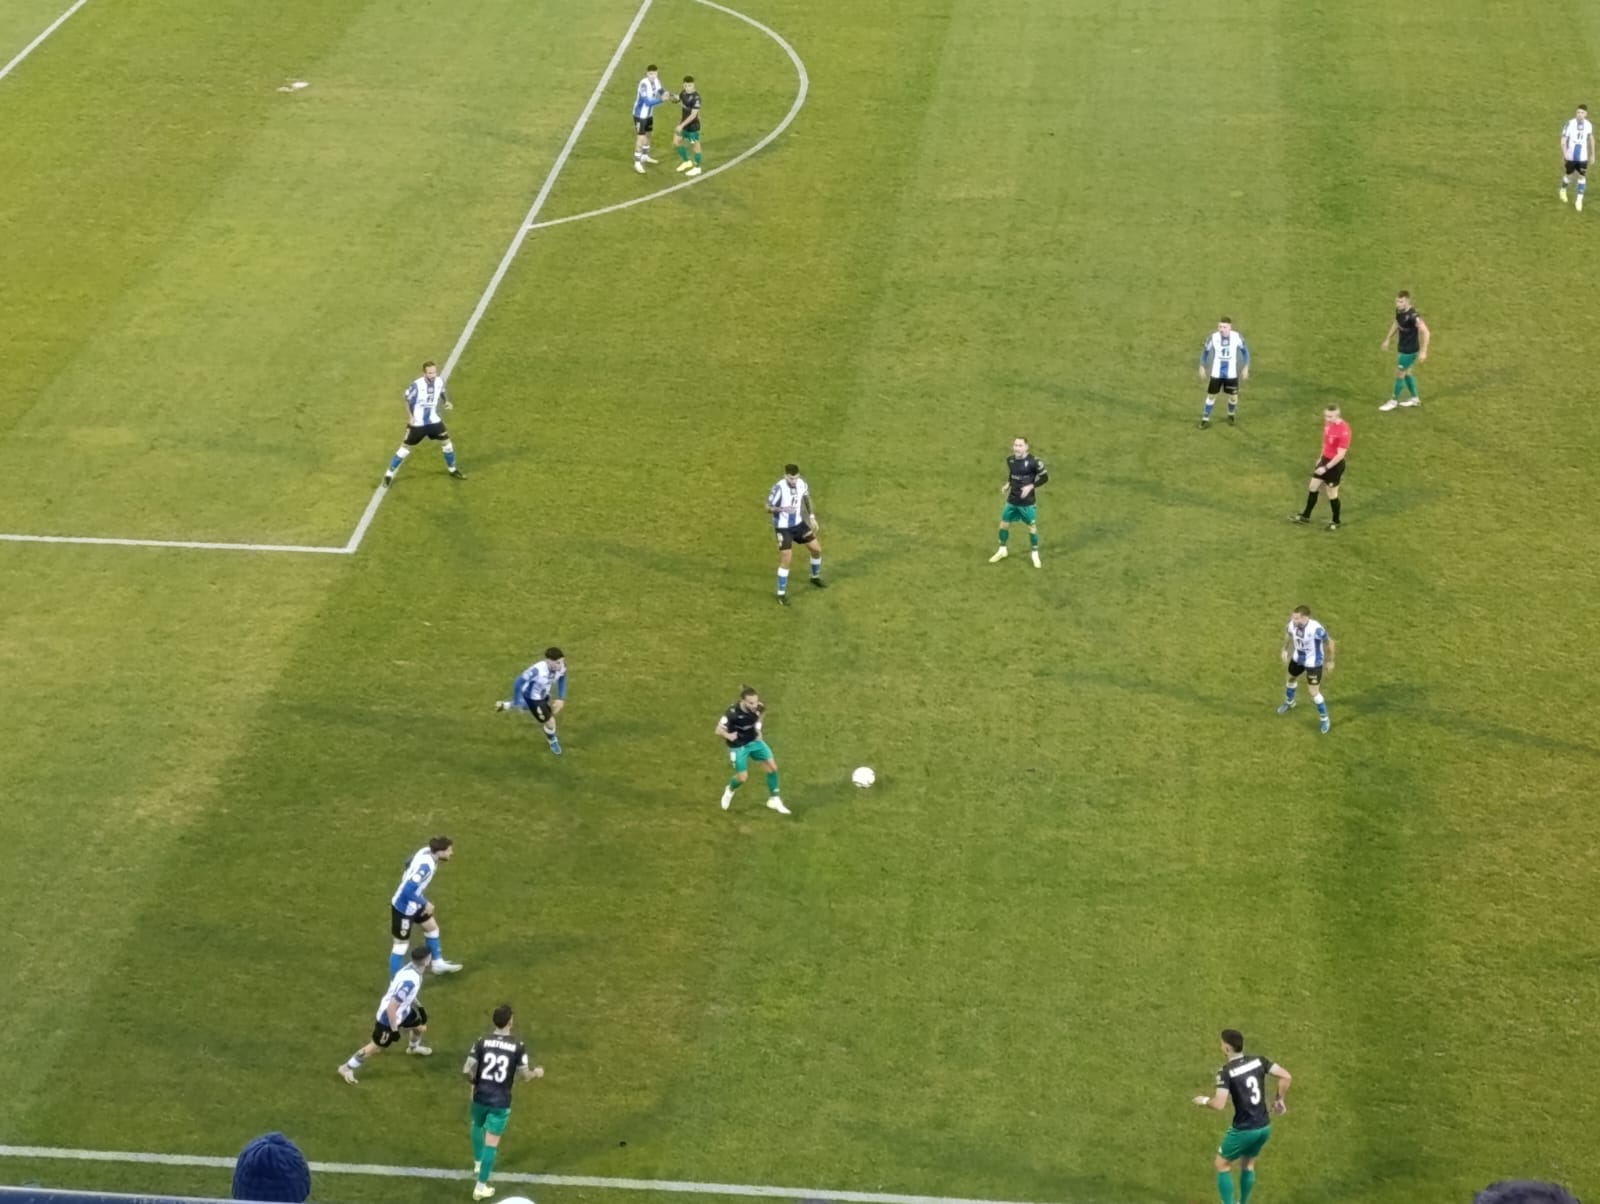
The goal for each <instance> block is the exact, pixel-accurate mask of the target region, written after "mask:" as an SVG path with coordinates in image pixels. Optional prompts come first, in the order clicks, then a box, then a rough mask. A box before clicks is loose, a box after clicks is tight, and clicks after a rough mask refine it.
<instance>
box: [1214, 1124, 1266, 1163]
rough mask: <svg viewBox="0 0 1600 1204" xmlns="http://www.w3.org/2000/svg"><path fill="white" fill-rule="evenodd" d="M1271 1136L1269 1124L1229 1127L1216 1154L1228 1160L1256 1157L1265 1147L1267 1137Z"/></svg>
mask: <svg viewBox="0 0 1600 1204" xmlns="http://www.w3.org/2000/svg"><path fill="white" fill-rule="evenodd" d="M1271 1136H1272V1126H1271V1125H1262V1126H1261V1127H1260V1128H1259V1129H1229V1130H1228V1135H1227V1136H1226V1137H1224V1138H1223V1139H1222V1144H1221V1145H1220V1146H1219V1147H1217V1154H1218V1155H1219V1156H1220V1157H1222V1158H1223V1159H1225V1160H1226V1161H1228V1162H1237V1161H1238V1160H1239V1159H1241V1158H1256V1157H1259V1156H1260V1154H1261V1151H1262V1150H1264V1149H1265V1148H1266V1146H1267V1139H1268V1138H1269V1137H1271Z"/></svg>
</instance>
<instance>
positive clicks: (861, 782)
mask: <svg viewBox="0 0 1600 1204" xmlns="http://www.w3.org/2000/svg"><path fill="white" fill-rule="evenodd" d="M850 780H851V781H852V782H854V783H855V784H856V785H857V786H859V787H861V789H863V790H865V789H866V788H867V787H868V786H870V785H872V783H874V782H876V781H877V780H878V775H877V774H875V773H873V772H872V770H870V769H868V768H867V767H866V766H865V765H863V766H862V767H861V768H860V769H858V770H856V771H855V772H854V773H853V774H851V775H850Z"/></svg>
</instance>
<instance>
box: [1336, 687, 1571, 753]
mask: <svg viewBox="0 0 1600 1204" xmlns="http://www.w3.org/2000/svg"><path fill="white" fill-rule="evenodd" d="M1331 680H1332V679H1330V681H1331ZM1339 710H1340V713H1341V719H1340V722H1342V723H1344V724H1346V725H1349V724H1354V723H1358V722H1360V721H1361V720H1362V719H1363V718H1365V717H1368V716H1371V717H1378V716H1385V715H1393V716H1394V717H1395V718H1404V719H1406V720H1407V721H1408V722H1416V721H1417V720H1419V719H1420V720H1421V721H1422V722H1424V723H1431V724H1433V725H1434V726H1435V727H1440V728H1444V729H1445V730H1447V731H1450V732H1454V733H1455V734H1457V735H1461V736H1470V737H1471V738H1472V739H1474V740H1484V741H1491V742H1495V743H1500V744H1513V745H1517V746H1519V747H1522V748H1533V749H1538V750H1539V751H1540V752H1549V753H1565V754H1569V755H1573V756H1580V757H1588V758H1590V759H1592V760H1600V744H1595V743H1592V742H1591V743H1583V742H1581V741H1577V740H1563V739H1561V738H1559V737H1557V736H1551V735H1548V734H1546V733H1544V732H1527V731H1523V730H1521V729H1520V728H1514V727H1508V726H1507V725H1506V724H1503V723H1496V722H1495V721H1494V720H1492V719H1486V718H1482V717H1480V716H1476V715H1471V714H1462V713H1460V712H1451V711H1446V710H1442V709H1440V708H1438V707H1435V706H1430V705H1429V703H1428V694H1427V692H1426V691H1424V690H1422V689H1420V688H1419V687H1417V686H1414V685H1412V684H1410V683H1408V682H1392V683H1380V684H1376V685H1372V686H1369V687H1367V688H1366V689H1365V690H1363V691H1361V692H1360V693H1358V694H1351V695H1349V696H1347V697H1344V698H1341V699H1339Z"/></svg>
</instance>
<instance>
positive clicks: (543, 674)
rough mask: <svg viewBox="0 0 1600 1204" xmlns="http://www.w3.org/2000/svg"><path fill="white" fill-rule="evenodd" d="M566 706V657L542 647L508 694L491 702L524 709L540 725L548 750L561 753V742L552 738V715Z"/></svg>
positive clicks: (501, 707)
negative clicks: (499, 699)
mask: <svg viewBox="0 0 1600 1204" xmlns="http://www.w3.org/2000/svg"><path fill="white" fill-rule="evenodd" d="M566 705H567V656H566V653H564V652H562V651H561V649H559V648H555V647H551V648H546V649H545V650H544V658H543V659H542V660H536V661H534V662H533V664H531V665H529V666H528V667H527V668H526V669H524V670H523V671H522V672H521V673H519V674H518V675H517V680H516V681H514V682H512V683H511V697H510V698H507V699H505V700H503V701H501V702H497V703H495V704H494V709H495V710H497V711H527V712H528V714H530V715H532V716H533V717H534V719H536V720H538V722H539V723H540V724H541V725H542V726H543V727H544V738H545V740H546V741H548V742H549V744H550V751H551V752H553V753H555V755H556V756H558V757H559V756H560V755H561V741H560V740H558V739H556V716H557V715H559V714H561V710H562V708H563V707H565V706H566Z"/></svg>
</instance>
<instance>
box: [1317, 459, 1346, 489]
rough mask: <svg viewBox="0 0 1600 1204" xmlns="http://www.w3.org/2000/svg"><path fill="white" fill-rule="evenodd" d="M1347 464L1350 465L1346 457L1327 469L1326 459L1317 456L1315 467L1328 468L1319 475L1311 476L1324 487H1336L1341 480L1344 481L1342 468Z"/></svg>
mask: <svg viewBox="0 0 1600 1204" xmlns="http://www.w3.org/2000/svg"><path fill="white" fill-rule="evenodd" d="M1348 463H1350V460H1349V458H1348V457H1346V458H1345V459H1343V460H1340V461H1339V462H1338V463H1337V464H1335V465H1334V466H1333V467H1332V468H1328V457H1327V456H1318V457H1317V467H1318V468H1328V470H1327V471H1326V472H1324V473H1322V474H1320V475H1318V474H1315V473H1313V474H1312V475H1313V476H1314V477H1315V478H1316V479H1317V480H1319V481H1321V482H1322V483H1323V484H1324V485H1337V484H1338V483H1339V482H1340V481H1341V480H1343V479H1344V466H1345V465H1346V464H1348Z"/></svg>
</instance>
